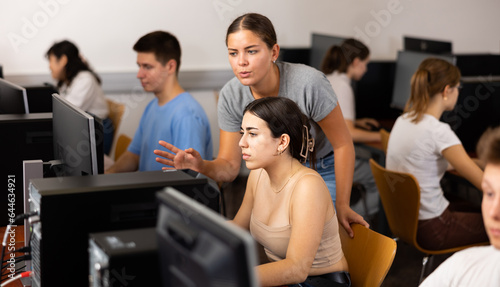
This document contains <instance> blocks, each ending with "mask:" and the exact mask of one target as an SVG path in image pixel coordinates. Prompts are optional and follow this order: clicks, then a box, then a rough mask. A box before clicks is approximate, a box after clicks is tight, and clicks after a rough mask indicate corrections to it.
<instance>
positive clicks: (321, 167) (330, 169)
mask: <svg viewBox="0 0 500 287" xmlns="http://www.w3.org/2000/svg"><path fill="white" fill-rule="evenodd" d="M305 166H307V167H311V166H310V164H309V161H306V163H305ZM316 171H317V172H318V173H319V174H320V175H321V177H322V178H323V180H324V181H325V183H326V186H327V187H328V191H330V196H331V197H332V200H333V206H335V200H336V198H337V187H336V185H335V184H336V180H335V157H334V156H333V153H331V154H329V155H327V156H325V157H324V158H320V159H317V160H316Z"/></svg>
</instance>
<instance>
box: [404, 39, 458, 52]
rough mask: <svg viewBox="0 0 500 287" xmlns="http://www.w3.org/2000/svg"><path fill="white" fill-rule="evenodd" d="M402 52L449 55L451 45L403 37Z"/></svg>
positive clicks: (449, 43) (446, 42)
mask: <svg viewBox="0 0 500 287" xmlns="http://www.w3.org/2000/svg"><path fill="white" fill-rule="evenodd" d="M403 42H404V50H405V51H415V52H422V53H430V54H451V53H452V43H451V42H449V41H439V40H431V39H422V38H414V37H406V36H405V37H403Z"/></svg>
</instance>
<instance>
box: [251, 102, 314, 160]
mask: <svg viewBox="0 0 500 287" xmlns="http://www.w3.org/2000/svg"><path fill="white" fill-rule="evenodd" d="M246 112H250V113H252V114H253V115H255V116H257V117H258V118H260V119H262V120H263V121H265V122H266V123H267V126H268V127H269V129H270V130H271V134H272V136H273V137H274V138H279V137H280V136H281V135H282V134H287V135H289V136H290V144H289V148H287V149H289V150H290V154H291V156H292V157H293V158H295V159H297V160H299V161H300V162H304V161H305V160H309V162H310V163H311V166H312V167H313V168H314V163H315V162H316V152H315V150H314V149H313V148H312V151H310V152H308V157H307V158H305V157H304V156H303V155H305V154H306V149H307V148H308V147H311V143H313V142H314V140H313V138H312V136H311V133H310V130H311V124H310V122H309V119H308V118H307V116H306V115H304V114H303V113H302V111H301V110H300V108H299V107H298V106H297V104H296V103H295V102H294V101H292V100H290V99H288V98H283V97H265V98H261V99H258V100H255V101H253V102H251V103H250V104H248V105H247V106H246V107H245V110H244V112H243V114H245V113H246ZM304 126H305V127H307V129H306V128H305V127H304ZM306 131H307V134H306ZM307 139H310V141H309V142H308V141H307ZM312 147H314V145H313V146H312ZM301 154H302V155H301Z"/></svg>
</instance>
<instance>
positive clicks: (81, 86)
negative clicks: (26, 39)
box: [46, 40, 114, 154]
mask: <svg viewBox="0 0 500 287" xmlns="http://www.w3.org/2000/svg"><path fill="white" fill-rule="evenodd" d="M46 57H47V58H48V59H49V68H50V71H51V74H52V78H53V79H55V80H56V81H57V88H58V89H59V93H60V95H61V96H63V97H64V98H66V99H67V100H68V101H69V102H70V103H72V104H73V105H75V106H77V107H79V108H80V109H82V110H84V111H86V112H89V113H91V114H93V115H95V116H97V117H99V118H100V119H101V120H102V121H103V126H104V142H103V144H104V153H105V154H109V151H110V149H111V144H112V142H113V134H114V130H113V124H112V122H111V119H109V118H108V114H109V109H108V104H107V102H106V98H105V97H104V92H103V91H102V88H101V79H100V78H99V76H98V75H97V74H96V73H95V72H94V71H93V70H92V69H91V68H90V67H89V64H88V63H87V61H86V60H85V59H84V58H83V57H82V56H81V55H80V52H79V51H78V48H77V47H76V45H75V44H73V43H72V42H70V41H67V40H64V41H61V42H57V43H55V44H54V45H52V47H50V49H49V50H48V51H47V53H46Z"/></svg>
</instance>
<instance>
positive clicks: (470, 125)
mask: <svg viewBox="0 0 500 287" xmlns="http://www.w3.org/2000/svg"><path fill="white" fill-rule="evenodd" d="M462 87H463V88H462V90H461V91H460V94H459V95H458V100H457V104H456V105H455V108H454V109H453V110H452V111H449V112H444V113H443V115H442V117H441V120H442V121H443V122H446V123H448V124H449V125H450V126H451V128H452V129H453V131H454V132H455V133H456V135H457V136H458V138H459V139H460V141H461V142H462V144H463V146H464V148H465V150H466V151H467V152H469V153H471V154H474V153H475V152H476V145H477V142H478V140H479V138H480V137H481V135H482V134H483V133H484V132H485V131H486V129H487V128H489V127H497V126H499V125H500V113H499V112H498V111H500V81H498V80H496V81H495V80H488V79H487V78H478V79H476V80H475V81H464V82H463V83H462Z"/></svg>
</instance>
